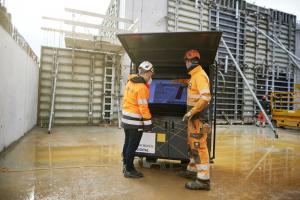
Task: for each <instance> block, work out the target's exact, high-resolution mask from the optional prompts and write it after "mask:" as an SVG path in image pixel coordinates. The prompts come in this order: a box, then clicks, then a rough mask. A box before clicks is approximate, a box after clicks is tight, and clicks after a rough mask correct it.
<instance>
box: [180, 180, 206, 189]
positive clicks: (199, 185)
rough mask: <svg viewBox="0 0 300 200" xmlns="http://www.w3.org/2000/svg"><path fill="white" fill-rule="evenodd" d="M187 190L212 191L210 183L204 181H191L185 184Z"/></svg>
mask: <svg viewBox="0 0 300 200" xmlns="http://www.w3.org/2000/svg"><path fill="white" fill-rule="evenodd" d="M185 188H187V189H189V190H206V191H208V190H210V181H209V180H207V181H203V180H199V179H197V180H195V181H190V182H187V183H186V184H185Z"/></svg>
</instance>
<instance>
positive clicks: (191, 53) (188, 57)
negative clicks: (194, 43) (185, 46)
mask: <svg viewBox="0 0 300 200" xmlns="http://www.w3.org/2000/svg"><path fill="white" fill-rule="evenodd" d="M193 58H198V59H200V53H199V51H198V50H195V49H190V50H188V51H187V52H186V53H185V54H184V59H185V60H191V59H193Z"/></svg>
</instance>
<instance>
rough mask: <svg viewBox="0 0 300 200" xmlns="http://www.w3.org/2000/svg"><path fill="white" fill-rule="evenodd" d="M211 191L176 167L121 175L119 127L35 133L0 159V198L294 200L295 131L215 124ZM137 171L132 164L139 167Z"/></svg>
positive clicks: (298, 175)
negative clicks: (190, 184) (189, 185)
mask: <svg viewBox="0 0 300 200" xmlns="http://www.w3.org/2000/svg"><path fill="white" fill-rule="evenodd" d="M217 130H218V131H217V134H218V135H217V142H216V159H215V163H214V164H213V165H212V166H211V181H212V189H211V191H209V192H207V191H189V190H186V189H185V188H184V184H185V182H186V180H184V179H182V178H180V177H177V175H176V174H177V173H178V171H179V169H174V168H173V169H160V168H158V167H153V168H150V169H149V168H140V167H138V168H139V170H141V171H142V172H143V173H144V175H145V177H144V178H142V179H126V178H124V177H123V176H122V173H121V157H120V154H121V147H122V142H123V133H122V130H121V129H117V128H103V127H56V128H54V131H53V134H51V135H48V134H47V130H46V129H41V128H34V129H33V130H32V131H31V132H30V133H29V134H27V135H26V136H25V137H23V138H22V139H21V140H20V141H18V142H17V143H16V144H14V145H12V146H10V147H9V148H8V149H6V150H5V151H4V152H2V153H1V154H0V167H1V169H0V199H5V200H9V199H28V200H32V199H51V200H52V199H54V200H56V199H68V200H69V199H118V200H120V199H128V200H133V199H138V200H140V199H143V200H148V199H149V200H154V199H155V200H156V199H189V200H193V199H226V200H227V199H231V200H232V199H243V200H244V199H257V200H258V199H285V200H286V199H300V132H299V130H298V131H295V130H283V129H279V130H278V133H279V137H280V138H279V139H278V140H275V139H273V137H272V132H271V131H270V129H269V128H256V127H255V126H219V127H218V129H217ZM137 166H138V165H137Z"/></svg>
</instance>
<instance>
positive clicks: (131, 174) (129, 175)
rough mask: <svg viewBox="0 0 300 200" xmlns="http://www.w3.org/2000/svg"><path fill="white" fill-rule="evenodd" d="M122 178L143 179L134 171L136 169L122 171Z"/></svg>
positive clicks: (140, 174)
mask: <svg viewBox="0 0 300 200" xmlns="http://www.w3.org/2000/svg"><path fill="white" fill-rule="evenodd" d="M124 177H125V178H142V177H144V175H143V173H142V172H138V171H136V169H133V170H130V171H129V170H126V169H124Z"/></svg>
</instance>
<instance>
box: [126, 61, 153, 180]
mask: <svg viewBox="0 0 300 200" xmlns="http://www.w3.org/2000/svg"><path fill="white" fill-rule="evenodd" d="M138 71H139V73H138V74H137V75H136V74H135V75H130V76H129V78H128V82H127V84H126V87H125V91H124V100H123V108H122V127H123V128H124V132H125V141H124V146H123V153H122V154H123V174H124V177H126V178H141V177H143V174H142V173H141V172H139V171H137V170H136V169H135V167H134V164H133V161H134V155H135V151H136V149H137V148H138V146H139V143H140V141H141V138H142V135H143V132H151V131H152V127H153V125H152V120H151V118H152V116H151V113H150V110H149V107H148V99H149V96H150V93H149V87H148V85H150V84H151V80H152V75H153V74H154V68H153V65H152V64H151V63H150V62H148V61H144V62H142V63H141V64H140V65H139V68H138Z"/></svg>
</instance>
